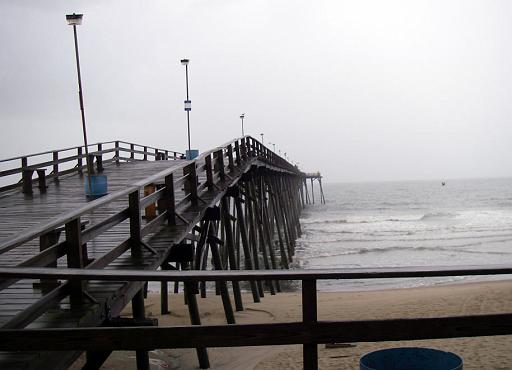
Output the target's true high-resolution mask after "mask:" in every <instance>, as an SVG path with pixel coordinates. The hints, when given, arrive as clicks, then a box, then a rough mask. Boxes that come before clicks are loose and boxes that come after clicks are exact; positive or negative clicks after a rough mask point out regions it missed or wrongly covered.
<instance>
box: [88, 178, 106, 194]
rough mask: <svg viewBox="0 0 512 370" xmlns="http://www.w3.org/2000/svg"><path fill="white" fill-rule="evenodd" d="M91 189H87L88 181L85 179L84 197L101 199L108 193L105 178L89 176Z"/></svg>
mask: <svg viewBox="0 0 512 370" xmlns="http://www.w3.org/2000/svg"><path fill="white" fill-rule="evenodd" d="M91 188H92V190H91V189H90V188H89V179H88V177H87V176H86V177H85V195H87V196H88V197H92V198H94V197H101V196H102V195H106V194H107V193H108V185H107V176H106V175H91Z"/></svg>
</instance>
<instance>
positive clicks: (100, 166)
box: [96, 144, 103, 172]
mask: <svg viewBox="0 0 512 370" xmlns="http://www.w3.org/2000/svg"><path fill="white" fill-rule="evenodd" d="M102 151H103V146H102V145H101V144H98V154H97V155H96V169H97V171H98V172H103V153H102Z"/></svg>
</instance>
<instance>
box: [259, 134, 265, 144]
mask: <svg viewBox="0 0 512 370" xmlns="http://www.w3.org/2000/svg"><path fill="white" fill-rule="evenodd" d="M260 135H261V144H262V145H264V144H265V143H264V142H263V135H264V134H260Z"/></svg>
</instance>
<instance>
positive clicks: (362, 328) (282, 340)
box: [0, 264, 512, 370]
mask: <svg viewBox="0 0 512 370" xmlns="http://www.w3.org/2000/svg"><path fill="white" fill-rule="evenodd" d="M503 274H508V275H509V274H512V265H510V264H509V265H493V266H485V267H484V266H459V267H402V268H372V269H364V268H356V269H337V270H293V271H290V270H267V271H180V272H176V271H104V270H81V269H61V270H56V269H48V268H30V269H20V268H0V279H64V280H68V281H84V280H95V281H98V280H100V281H141V280H143V281H161V282H169V281H176V282H178V281H179V282H184V283H185V284H192V285H193V284H197V283H198V282H200V281H204V280H206V281H224V282H226V281H246V280H261V281H264V280H300V281H302V321H299V322H286V323H266V324H231V325H203V326H175V327H101V328H72V329H24V330H0V351H4V350H6V351H34V350H45V351H46V350H48V351H62V350H87V351H112V350H152V349H158V348H193V347H238V346H259V345H285V344H301V345H302V346H303V360H304V369H308V370H310V369H317V368H318V349H317V345H318V344H322V343H335V342H377V341H398V340H419V339H435V338H453V337H473V336H491V335H509V334H512V313H503V314H485V315H472V316H452V317H438V318H421V317H419V318H411V319H389V320H364V321H319V320H318V315H317V309H318V307H317V289H316V282H317V281H318V280H324V279H340V280H347V279H380V278H411V277H414V278H418V277H439V276H469V275H503ZM383 294H385V293H383ZM140 338H144V341H141V340H140Z"/></svg>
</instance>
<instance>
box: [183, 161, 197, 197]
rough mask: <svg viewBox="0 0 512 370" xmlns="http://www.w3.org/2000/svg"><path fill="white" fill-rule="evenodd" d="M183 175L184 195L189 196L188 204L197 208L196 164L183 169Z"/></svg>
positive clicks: (193, 163)
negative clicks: (184, 178) (184, 177)
mask: <svg viewBox="0 0 512 370" xmlns="http://www.w3.org/2000/svg"><path fill="white" fill-rule="evenodd" d="M183 175H184V176H187V178H186V180H185V194H187V195H188V194H190V202H191V203H192V205H193V206H197V174H196V162H192V163H190V164H189V165H188V166H186V167H184V168H183Z"/></svg>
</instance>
